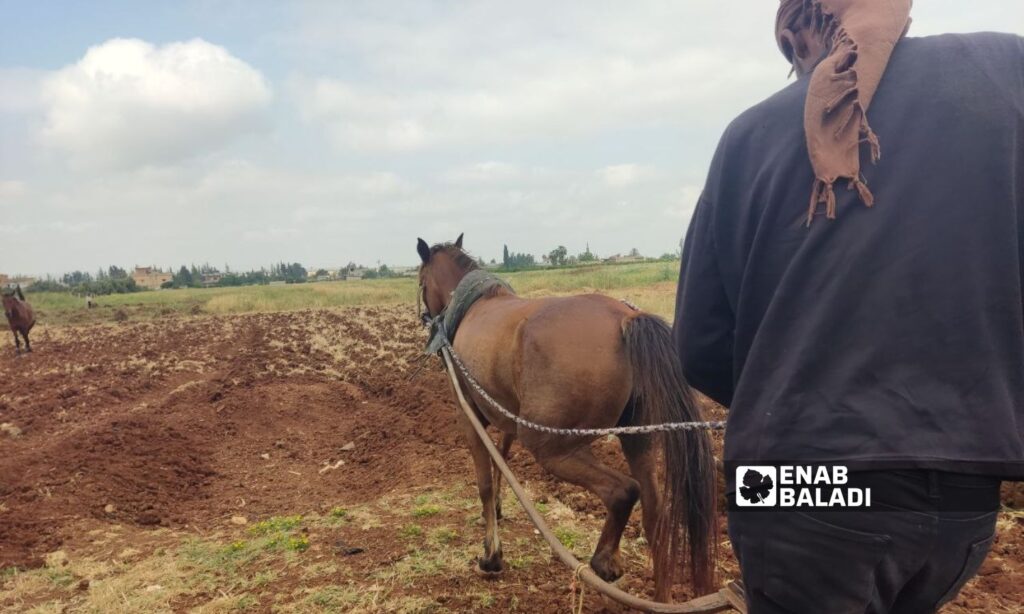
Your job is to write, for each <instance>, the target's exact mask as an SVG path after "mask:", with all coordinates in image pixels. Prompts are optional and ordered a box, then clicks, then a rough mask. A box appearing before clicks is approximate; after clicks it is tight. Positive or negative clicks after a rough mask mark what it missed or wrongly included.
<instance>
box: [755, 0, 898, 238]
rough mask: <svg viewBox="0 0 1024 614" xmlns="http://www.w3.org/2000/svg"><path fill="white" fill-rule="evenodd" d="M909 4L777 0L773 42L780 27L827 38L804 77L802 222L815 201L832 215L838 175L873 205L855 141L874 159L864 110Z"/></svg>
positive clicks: (811, 214) (875, 149)
mask: <svg viewBox="0 0 1024 614" xmlns="http://www.w3.org/2000/svg"><path fill="white" fill-rule="evenodd" d="M912 5H913V0H781V5H780V6H779V13H778V18H777V20H776V25H775V33H776V38H777V39H778V40H779V46H780V48H781V47H782V39H781V38H780V37H779V34H780V33H781V32H782V31H783V30H784V29H789V30H792V31H794V32H795V31H797V30H799V29H800V28H814V29H816V30H817V31H820V32H821V33H822V35H823V36H824V37H825V40H826V41H828V42H830V43H831V50H830V51H829V53H828V55H827V56H826V57H825V59H823V60H822V61H821V63H819V64H818V66H817V67H816V68H815V69H814V73H813V74H812V75H811V82H810V85H809V87H808V90H807V101H806V103H805V105H804V131H805V132H806V134H807V150H808V152H809V153H810V157H811V166H813V167H814V176H815V180H814V187H813V189H812V191H811V205H810V208H809V209H808V211H807V224H808V225H810V223H811V221H813V219H814V215H815V213H816V212H817V210H818V205H819V204H821V203H825V215H826V216H828V218H829V219H835V217H836V195H835V190H834V184H835V182H836V181H837V180H839V179H847V180H849V184H848V186H847V188H848V189H850V190H852V189H854V188H856V189H857V191H858V193H859V194H860V198H861V200H863V201H864V204H865V205H867V206H868V207H870V206H872V205H874V204H875V198H874V196H873V195H872V194H871V190H869V189H868V186H867V184H866V183H865V182H864V178H863V176H862V175H861V173H860V146H861V144H862V143H867V144H868V145H869V146H870V147H871V160H872V162H877V161H878V159H879V158H880V156H881V153H880V149H879V144H878V137H877V136H876V135H875V133H874V132H873V131H872V130H871V127H870V126H869V125H868V119H867V115H866V114H867V110H868V107H869V106H871V99H872V98H873V97H874V95H875V92H876V91H877V90H878V84H879V82H881V80H882V75H883V74H884V73H885V68H886V66H887V65H888V63H889V58H890V56H891V55H892V50H893V48H894V47H895V46H896V43H898V42H899V41H900V39H901V38H902V37H903V35H904V34H906V32H907V28H909V26H910V9H911V6H912Z"/></svg>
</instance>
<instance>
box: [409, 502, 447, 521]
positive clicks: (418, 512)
mask: <svg viewBox="0 0 1024 614" xmlns="http://www.w3.org/2000/svg"><path fill="white" fill-rule="evenodd" d="M440 511H441V507H440V506H438V505H433V504H430V503H427V504H424V505H418V506H416V507H414V508H413V510H412V515H413V516H415V517H416V518H429V517H430V516H433V515H435V514H437V513H438V512H440Z"/></svg>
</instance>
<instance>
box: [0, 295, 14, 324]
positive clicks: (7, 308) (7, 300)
mask: <svg viewBox="0 0 1024 614" xmlns="http://www.w3.org/2000/svg"><path fill="white" fill-rule="evenodd" d="M0 299H2V300H3V304H4V315H5V316H7V319H8V320H10V319H11V314H12V313H14V307H15V305H17V304H18V299H17V298H16V297H15V296H14V288H10V287H7V288H4V289H3V291H2V292H0Z"/></svg>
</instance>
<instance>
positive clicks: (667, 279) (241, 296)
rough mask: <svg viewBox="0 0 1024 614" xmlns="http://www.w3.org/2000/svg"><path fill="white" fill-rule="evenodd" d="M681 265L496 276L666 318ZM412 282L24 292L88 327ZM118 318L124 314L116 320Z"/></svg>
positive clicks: (412, 297) (360, 294)
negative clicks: (84, 294)
mask: <svg viewBox="0 0 1024 614" xmlns="http://www.w3.org/2000/svg"><path fill="white" fill-rule="evenodd" d="M678 274H679V262H678V261H672V262H660V261H659V262H644V263H637V264H621V265H608V264H599V265H590V266H580V267H572V268H560V269H540V270H534V271H520V272H515V273H499V275H500V276H501V277H503V278H505V279H506V280H508V281H509V283H511V284H512V287H513V288H515V289H516V291H517V292H518V293H519V294H521V295H523V296H527V297H535V296H550V295H559V294H573V293H583V292H595V291H597V292H604V293H606V294H609V295H611V296H613V297H616V298H626V299H629V300H630V301H632V302H634V303H636V304H637V305H639V306H641V307H643V308H644V309H648V310H650V311H653V312H654V313H658V314H660V315H662V316H666V317H668V316H671V313H672V305H673V303H674V300H675V281H676V279H677V277H678ZM416 291H417V288H416V280H415V279H414V278H408V277H403V278H397V279H377V280H358V281H357V280H353V281H337V282H319V283H307V284H287V285H277V286H245V287H237V288H185V289H180V290H156V291H146V292H136V293H133V294H112V295H109V296H100V297H97V299H96V300H97V302H98V303H99V307H98V308H96V309H91V310H87V309H85V303H84V300H83V299H81V298H79V297H74V296H71V295H70V294H66V293H56V292H38V293H34V292H29V293H28V299H29V301H30V302H31V303H32V304H33V306H34V307H35V309H36V315H37V319H38V321H39V322H40V324H42V325H66V324H87V323H91V322H113V321H116V320H117V319H119V318H125V317H126V318H127V319H128V320H129V321H135V320H145V319H152V318H159V317H163V316H167V315H174V314H177V315H198V314H233V313H258V312H273V311H295V310H300V309H325V308H342V307H359V306H368V305H395V304H409V305H411V304H414V303H415V302H416ZM118 312H120V313H121V314H123V315H118Z"/></svg>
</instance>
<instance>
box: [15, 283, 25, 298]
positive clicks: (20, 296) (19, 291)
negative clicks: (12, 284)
mask: <svg viewBox="0 0 1024 614" xmlns="http://www.w3.org/2000/svg"><path fill="white" fill-rule="evenodd" d="M17 289H18V298H20V299H21V300H25V294H24V293H23V292H22V291H21V284H18V286H17Z"/></svg>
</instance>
